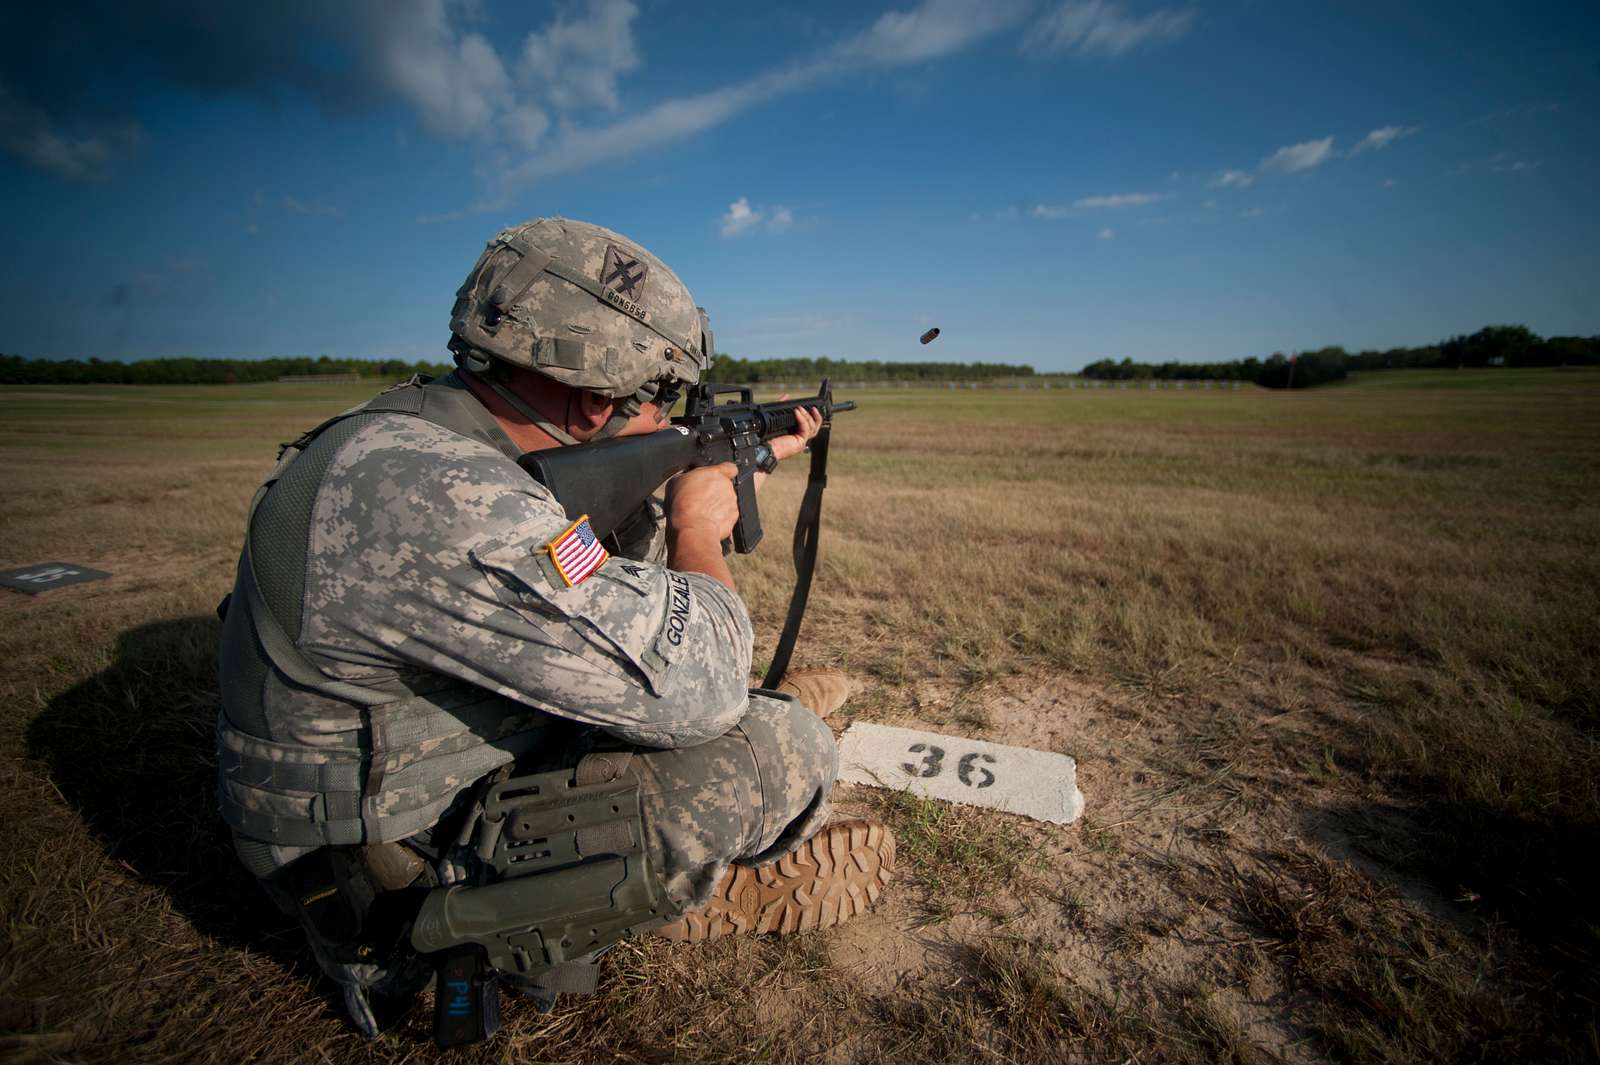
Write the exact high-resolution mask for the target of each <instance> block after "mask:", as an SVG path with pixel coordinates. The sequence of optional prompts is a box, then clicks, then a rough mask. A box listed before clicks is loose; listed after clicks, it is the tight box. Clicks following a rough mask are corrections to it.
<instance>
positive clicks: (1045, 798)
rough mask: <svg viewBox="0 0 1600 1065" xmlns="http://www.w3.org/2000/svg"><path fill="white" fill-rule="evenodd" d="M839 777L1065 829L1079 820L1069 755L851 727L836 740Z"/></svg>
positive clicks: (858, 724) (919, 733)
mask: <svg viewBox="0 0 1600 1065" xmlns="http://www.w3.org/2000/svg"><path fill="white" fill-rule="evenodd" d="M839 779H840V780H843V781H846V782H848V783H851V784H866V785H868V786H869V787H878V788H894V789H896V790H899V791H908V792H910V793H911V794H913V795H917V796H920V797H922V798H926V799H941V800H943V801H945V802H958V803H962V804H964V805H967V806H985V807H988V808H989V809H991V810H1002V811H1005V812H1006V813H1013V814H1021V815H1022V816H1024V817H1031V818H1033V819H1034V820H1035V821H1049V822H1051V823H1052V824H1058V825H1066V824H1071V823H1072V822H1073V821H1076V820H1077V819H1078V818H1079V817H1080V816H1082V814H1083V792H1081V791H1079V790H1078V763H1077V762H1076V761H1074V760H1073V759H1072V757H1071V756H1070V755H1065V754H1056V753H1054V752H1053V751H1035V750H1032V749H1031V748H1028V747H1008V746H1006V745H1004V744H1000V743H989V742H987V741H986V740H969V739H966V738H965V737H962V736H941V735H939V734H938V733H937V732H925V731H923V730H921V729H909V728H893V727H891V726H888V725H873V724H869V723H867V722H864V721H857V722H856V723H855V724H853V725H851V726H850V727H849V728H848V729H846V730H845V733H844V735H843V736H842V737H840V739H839Z"/></svg>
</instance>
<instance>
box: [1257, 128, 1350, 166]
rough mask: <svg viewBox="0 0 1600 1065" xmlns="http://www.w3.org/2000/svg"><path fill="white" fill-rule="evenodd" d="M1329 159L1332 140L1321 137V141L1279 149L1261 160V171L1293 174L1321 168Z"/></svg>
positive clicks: (1305, 142) (1331, 152)
mask: <svg viewBox="0 0 1600 1065" xmlns="http://www.w3.org/2000/svg"><path fill="white" fill-rule="evenodd" d="M1331 158H1333V138H1332V137H1323V138H1322V139H1321V140H1316V141H1304V142H1302V143H1300V144H1290V145H1287V146H1285V147H1283V148H1279V149H1278V150H1277V151H1275V152H1273V153H1272V154H1271V155H1269V156H1267V157H1266V158H1265V159H1263V160H1261V169H1262V170H1264V171H1275V172H1277V173H1280V174H1293V173H1296V172H1298V171H1301V170H1310V169H1311V168H1312V167H1316V166H1321V165H1322V164H1323V163H1325V162H1327V161H1328V160H1329V159H1331Z"/></svg>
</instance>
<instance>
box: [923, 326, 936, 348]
mask: <svg viewBox="0 0 1600 1065" xmlns="http://www.w3.org/2000/svg"><path fill="white" fill-rule="evenodd" d="M938 335H939V327H938V326H934V327H933V328H932V329H930V330H928V331H927V332H926V333H923V334H922V342H923V343H924V344H926V343H928V341H930V340H932V339H933V338H934V337H936V336H938Z"/></svg>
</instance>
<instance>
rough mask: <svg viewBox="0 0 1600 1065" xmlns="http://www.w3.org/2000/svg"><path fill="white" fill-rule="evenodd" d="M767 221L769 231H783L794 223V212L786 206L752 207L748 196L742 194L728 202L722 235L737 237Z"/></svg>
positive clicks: (723, 219)
mask: <svg viewBox="0 0 1600 1065" xmlns="http://www.w3.org/2000/svg"><path fill="white" fill-rule="evenodd" d="M763 223H765V224H766V228H767V231H768V232H769V233H782V232H783V231H784V230H786V229H788V228H789V227H790V226H792V225H794V212H793V211H791V210H790V209H789V208H787V207H784V206H781V205H780V206H777V207H772V208H766V207H751V206H750V198H749V197H748V196H740V197H739V198H738V199H737V200H734V201H733V202H732V203H730V204H728V210H727V212H726V213H725V214H724V215H723V216H722V235H723V236H724V237H737V236H738V235H739V234H741V233H747V232H749V231H750V230H752V229H754V228H755V227H756V226H759V225H761V224H763Z"/></svg>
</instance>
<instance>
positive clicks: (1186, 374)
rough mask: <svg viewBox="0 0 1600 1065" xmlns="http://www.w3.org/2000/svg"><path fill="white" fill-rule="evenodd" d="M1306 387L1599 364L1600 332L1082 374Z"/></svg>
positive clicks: (1509, 333) (1496, 329)
mask: <svg viewBox="0 0 1600 1065" xmlns="http://www.w3.org/2000/svg"><path fill="white" fill-rule="evenodd" d="M1291 361H1292V362H1293V370H1292V378H1293V383H1292V387H1294V388H1310V387H1311V386H1313V385H1319V384H1323V383H1324V382H1327V381H1337V380H1338V379H1340V378H1341V377H1345V376H1346V375H1348V374H1350V373H1352V372H1355V371H1363V372H1365V371H1371V370H1399V369H1418V370H1423V369H1427V370H1432V369H1453V368H1455V367H1460V366H1469V367H1482V366H1594V365H1597V364H1600V336H1592V337H1550V338H1548V339H1545V338H1543V337H1540V336H1539V335H1538V334H1537V333H1535V332H1533V331H1532V330H1531V329H1529V328H1528V327H1527V326H1522V325H1491V326H1485V327H1484V328H1482V329H1480V330H1478V331H1477V332H1476V333H1473V334H1472V335H1471V336H1454V337H1451V338H1450V339H1449V340H1441V341H1440V342H1439V343H1437V344H1425V345H1423V346H1422V347H1416V348H1389V349H1388V350H1386V351H1377V350H1372V349H1369V350H1366V351H1360V352H1349V351H1346V350H1345V349H1344V348H1342V347H1339V346H1338V345H1337V344H1335V345H1331V346H1329V347H1325V348H1318V349H1317V350H1315V351H1304V352H1301V353H1300V354H1299V355H1297V356H1295V357H1294V358H1293V359H1292V360H1291V358H1290V357H1289V356H1287V355H1284V354H1283V353H1282V352H1278V353H1275V354H1273V355H1271V356H1269V357H1267V358H1265V359H1257V358H1249V359H1235V360H1233V361H1231V362H1201V363H1194V362H1163V363H1142V362H1134V361H1133V360H1132V359H1123V360H1122V361H1121V362H1116V361H1113V360H1111V359H1101V360H1100V361H1099V362H1093V363H1090V364H1089V365H1088V366H1085V367H1084V368H1083V371H1082V372H1083V376H1085V377H1096V378H1100V379H1102V380H1110V381H1143V380H1157V381H1207V380H1210V381H1250V382H1253V383H1255V384H1258V385H1262V386H1264V387H1267V388H1288V387H1291V369H1290V363H1291Z"/></svg>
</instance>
